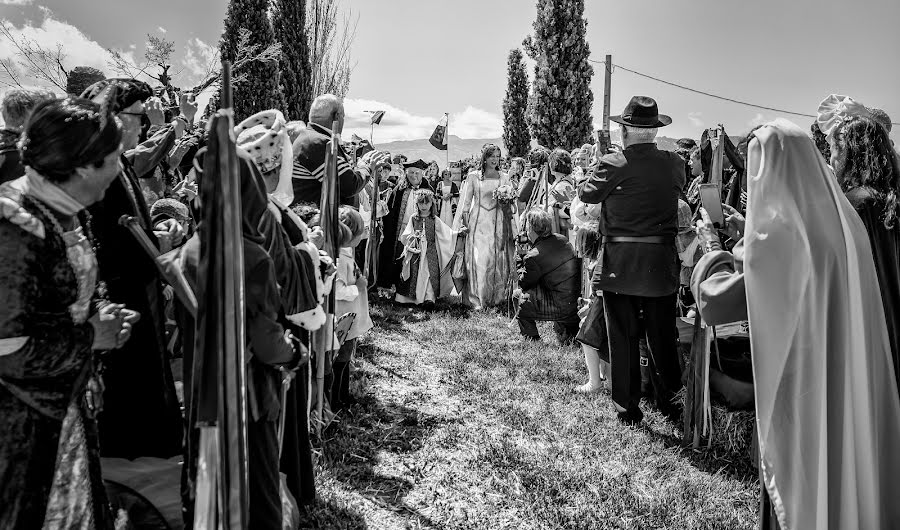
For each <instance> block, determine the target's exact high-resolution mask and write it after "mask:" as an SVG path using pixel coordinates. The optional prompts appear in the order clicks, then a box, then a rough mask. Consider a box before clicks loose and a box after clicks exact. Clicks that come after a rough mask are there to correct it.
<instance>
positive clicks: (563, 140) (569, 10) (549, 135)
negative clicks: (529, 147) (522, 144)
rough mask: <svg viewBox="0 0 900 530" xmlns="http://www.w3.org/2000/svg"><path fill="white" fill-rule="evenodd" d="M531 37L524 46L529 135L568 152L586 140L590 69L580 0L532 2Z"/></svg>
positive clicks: (590, 99) (590, 100) (589, 130)
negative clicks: (529, 74)
mask: <svg viewBox="0 0 900 530" xmlns="http://www.w3.org/2000/svg"><path fill="white" fill-rule="evenodd" d="M533 27H534V35H529V36H528V37H527V38H526V39H525V42H524V43H523V45H524V46H525V51H526V52H527V53H528V56H529V57H531V58H532V59H534V61H535V65H534V84H533V85H532V91H531V95H530V97H529V99H528V125H529V127H530V129H531V135H532V136H534V137H535V138H536V139H537V141H538V143H540V144H541V145H545V146H547V147H562V148H564V149H567V150H569V149H573V148H575V147H578V146H580V145H582V144H584V143H585V142H587V141H588V139H589V138H590V136H591V133H592V130H593V120H592V118H591V106H592V105H593V102H594V94H593V93H592V92H591V87H590V82H591V77H592V76H593V75H594V68H593V67H592V66H591V65H590V63H589V62H588V57H590V49H589V48H588V44H587V41H586V40H585V35H586V33H587V21H586V20H585V19H584V0H537V17H536V18H535V21H534V25H533Z"/></svg>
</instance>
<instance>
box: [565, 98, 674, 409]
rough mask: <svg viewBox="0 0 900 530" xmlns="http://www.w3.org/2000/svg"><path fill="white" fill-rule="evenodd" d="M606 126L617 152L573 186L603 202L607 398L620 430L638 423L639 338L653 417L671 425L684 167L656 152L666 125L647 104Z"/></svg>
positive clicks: (599, 271) (590, 200)
mask: <svg viewBox="0 0 900 530" xmlns="http://www.w3.org/2000/svg"><path fill="white" fill-rule="evenodd" d="M610 119H611V120H613V121H615V122H616V123H619V124H620V125H621V126H622V143H623V145H624V148H625V149H624V150H623V151H622V152H615V153H613V154H609V155H606V156H604V157H603V158H602V159H601V163H600V166H599V167H598V168H597V171H596V172H595V173H594V175H593V176H592V177H591V178H589V179H587V180H585V181H584V182H583V183H582V184H580V185H579V189H578V195H579V197H580V198H581V200H582V201H583V202H585V203H587V204H597V203H603V209H602V211H601V216H600V233H601V234H602V235H603V247H602V251H601V255H600V259H599V260H598V262H597V266H596V268H595V269H594V277H593V289H594V290H595V291H602V292H603V299H604V308H605V312H606V323H607V328H608V332H609V346H610V363H611V366H612V385H611V386H612V398H613V401H614V402H615V405H616V409H617V411H618V413H619V419H620V420H622V421H623V422H625V423H630V424H634V423H639V422H640V421H641V419H642V418H643V414H642V413H641V410H640V408H639V407H638V403H639V402H640V398H641V372H640V349H639V347H638V342H639V341H640V339H641V337H642V336H644V335H646V338H647V343H648V345H649V347H650V352H651V355H650V362H651V367H650V368H651V373H653V374H654V376H653V381H654V387H655V390H656V400H657V406H658V407H659V409H660V411H661V412H663V413H664V414H665V415H666V416H669V417H670V418H672V419H676V417H677V414H678V407H676V406H675V405H673V403H672V397H673V396H674V395H675V393H676V392H677V391H678V390H679V389H680V387H681V377H680V369H679V363H678V357H677V350H676V342H675V338H676V335H677V330H676V327H675V318H676V313H675V307H676V300H675V292H676V290H677V289H678V281H679V266H678V254H677V251H676V248H675V238H676V236H677V234H678V197H679V195H680V194H681V190H682V188H683V187H684V182H685V174H684V162H683V161H682V160H681V159H680V158H679V157H678V155H676V154H675V153H670V152H668V151H662V150H660V149H658V148H657V147H656V134H657V131H658V129H659V128H660V127H664V126H666V125H669V124H670V123H672V119H671V118H669V117H668V116H665V115H662V114H659V111H658V109H657V105H656V101H654V100H653V98H649V97H644V96H635V97H633V98H631V101H630V102H629V103H628V106H627V107H625V111H624V112H623V113H622V114H621V115H620V116H612V117H610Z"/></svg>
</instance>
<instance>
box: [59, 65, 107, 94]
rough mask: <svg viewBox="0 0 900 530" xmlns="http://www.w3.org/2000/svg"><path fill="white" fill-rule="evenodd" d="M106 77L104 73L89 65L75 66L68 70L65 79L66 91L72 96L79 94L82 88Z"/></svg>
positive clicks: (82, 90)
mask: <svg viewBox="0 0 900 530" xmlns="http://www.w3.org/2000/svg"><path fill="white" fill-rule="evenodd" d="M104 79H106V74H104V73H103V72H101V71H100V70H97V69H96V68H93V67H91V66H76V67H75V68H73V69H72V71H70V72H69V77H68V79H67V80H66V93H67V94H72V95H74V96H78V95H80V94H81V93H82V92H84V89H86V88H87V87H89V86H91V85H93V84H94V83H96V82H97V81H103V80H104Z"/></svg>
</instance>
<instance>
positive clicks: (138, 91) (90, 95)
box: [81, 78, 153, 112]
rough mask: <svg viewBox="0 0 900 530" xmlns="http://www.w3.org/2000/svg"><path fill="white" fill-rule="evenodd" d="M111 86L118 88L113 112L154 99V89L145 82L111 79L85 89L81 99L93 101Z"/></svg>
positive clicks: (114, 95)
mask: <svg viewBox="0 0 900 530" xmlns="http://www.w3.org/2000/svg"><path fill="white" fill-rule="evenodd" d="M110 86H113V87H115V88H116V91H115V93H114V94H113V98H114V99H113V102H112V103H113V105H112V109H111V110H112V111H113V112H120V111H122V110H125V109H127V108H128V107H130V106H132V105H134V104H135V103H137V102H138V101H141V102H143V101H147V100H148V99H150V98H151V97H153V89H152V88H150V85H148V84H147V83H145V82H143V81H138V80H137V79H126V78H110V79H104V80H103V81H97V82H96V83H94V84H93V85H91V86H89V87H87V88H86V89H84V92H82V93H81V97H83V98H85V99H91V100H92V99H94V98H96V97H97V96H99V95H100V94H102V93H103V91H104V90H106V89H107V88H108V87H110Z"/></svg>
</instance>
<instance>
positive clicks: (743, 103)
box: [588, 59, 900, 125]
mask: <svg viewBox="0 0 900 530" xmlns="http://www.w3.org/2000/svg"><path fill="white" fill-rule="evenodd" d="M588 61H590V62H592V63H597V64H602V65H604V66H605V65H606V61H595V60H593V59H588ZM612 67H613V70H615V69H616V68H621V69H622V70H625V71H626V72H630V73H632V74H634V75H638V76H641V77H646V78H647V79H652V80H654V81H657V82H659V83H663V84H664V85H669V86H673V87H675V88H680V89H682V90H687V91H688V92H693V93H695V94H700V95H703V96H707V97H711V98H715V99H720V100H722V101H728V102H731V103H737V104H738V105H744V106H747V107H753V108H756V109H762V110H769V111H772V112H780V113H782V114H792V115H794V116H802V117H804V118H816V117H817V116H816V115H814V114H804V113H802V112H794V111H790V110H784V109H777V108H775V107H767V106H765V105H757V104H755V103H749V102H747V101H741V100H738V99H733V98H728V97H725V96H719V95H717V94H711V93H709V92H704V91H703V90H697V89H696V88H690V87H686V86H684V85H679V84H678V83H673V82H671V81H666V80H665V79H660V78H658V77H654V76H652V75H648V74H644V73H641V72H638V71H635V70H632V69H630V68H625V67H624V66H622V65H619V64H613V65H612ZM893 124H894V125H900V123H896V122H895V123H893Z"/></svg>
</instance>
